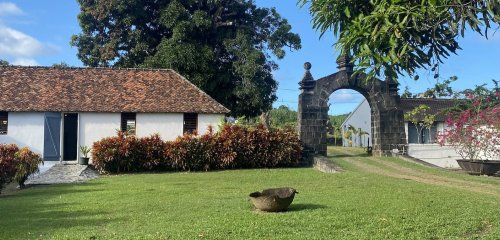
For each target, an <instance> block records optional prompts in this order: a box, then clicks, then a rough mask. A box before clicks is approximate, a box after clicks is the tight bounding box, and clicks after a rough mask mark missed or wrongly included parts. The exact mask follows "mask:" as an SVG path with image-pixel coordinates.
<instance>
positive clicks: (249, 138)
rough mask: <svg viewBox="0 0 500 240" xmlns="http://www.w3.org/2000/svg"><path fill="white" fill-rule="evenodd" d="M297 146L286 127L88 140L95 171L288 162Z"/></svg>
mask: <svg viewBox="0 0 500 240" xmlns="http://www.w3.org/2000/svg"><path fill="white" fill-rule="evenodd" d="M301 153H302V147H301V144H300V141H299V139H298V136H297V133H296V132H295V131H293V130H292V129H283V130H280V129H277V130H268V129H265V128H264V127H263V126H257V127H255V128H253V127H243V126H239V125H224V126H223V127H222V130H221V131H219V132H217V133H215V132H214V131H213V130H212V129H210V130H209V131H208V132H207V133H206V134H204V135H201V136H197V135H194V134H187V135H184V136H181V137H179V138H177V139H176V140H175V141H172V142H164V141H162V140H161V139H160V137H159V136H158V135H153V136H151V137H147V138H137V137H135V136H131V135H125V134H123V133H119V134H118V135H117V136H115V137H109V138H104V139H102V140H100V141H98V142H96V143H94V147H93V151H92V162H93V164H94V166H95V167H96V169H98V170H99V171H100V172H109V173H120V172H140V171H208V170H217V169H235V168H275V167H292V166H296V165H297V164H298V161H299V160H300V158H301Z"/></svg>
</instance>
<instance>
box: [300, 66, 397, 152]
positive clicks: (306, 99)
mask: <svg viewBox="0 0 500 240" xmlns="http://www.w3.org/2000/svg"><path fill="white" fill-rule="evenodd" d="M348 62H349V61H347V60H346V59H345V58H344V59H340V60H339V61H338V63H339V67H338V68H339V70H340V71H339V72H337V73H334V74H332V75H329V76H326V77H323V78H321V79H318V80H316V81H315V80H314V79H313V77H312V74H311V73H310V69H311V64H310V63H306V64H305V65H304V66H305V69H306V73H305V75H304V78H303V79H302V81H301V82H300V89H301V90H302V93H301V94H300V96H299V106H298V118H299V119H298V120H299V134H300V139H301V140H302V142H303V144H304V149H305V153H306V154H308V155H315V154H320V155H326V154H327V148H326V131H327V129H326V123H327V121H328V109H329V108H328V100H329V97H330V95H331V94H332V93H333V92H335V91H336V90H339V89H352V90H355V91H358V92H359V93H361V94H362V95H363V96H364V97H365V98H366V99H367V100H368V102H369V104H370V107H371V109H372V110H371V111H372V134H371V136H372V142H373V153H374V154H376V155H389V154H390V151H391V150H392V149H394V148H401V147H402V146H403V145H404V144H406V136H405V128H404V122H403V111H402V110H401V108H400V107H399V104H400V97H399V95H398V85H397V83H394V82H392V81H381V80H379V79H370V80H367V78H366V75H364V74H356V75H355V76H353V75H352V66H350V65H349V64H348Z"/></svg>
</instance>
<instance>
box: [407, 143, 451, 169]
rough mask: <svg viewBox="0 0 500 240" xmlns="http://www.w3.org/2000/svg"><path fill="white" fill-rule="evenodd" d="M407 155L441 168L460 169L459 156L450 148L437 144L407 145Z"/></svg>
mask: <svg viewBox="0 0 500 240" xmlns="http://www.w3.org/2000/svg"><path fill="white" fill-rule="evenodd" d="M408 155H409V156H411V157H414V158H418V159H420V160H422V161H426V162H428V163H431V164H434V165H436V166H440V167H443V168H460V166H458V163H457V161H456V160H457V159H461V157H460V155H458V153H457V152H456V151H455V149H454V148H452V147H451V146H443V147H441V146H440V145H439V144H408Z"/></svg>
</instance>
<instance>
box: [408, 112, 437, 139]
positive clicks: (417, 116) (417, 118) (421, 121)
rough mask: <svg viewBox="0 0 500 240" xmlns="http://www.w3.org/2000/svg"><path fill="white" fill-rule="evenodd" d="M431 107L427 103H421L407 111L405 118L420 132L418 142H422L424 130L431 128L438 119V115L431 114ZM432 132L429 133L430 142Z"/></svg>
mask: <svg viewBox="0 0 500 240" xmlns="http://www.w3.org/2000/svg"><path fill="white" fill-rule="evenodd" d="M430 110H431V108H430V107H429V106H427V105H425V104H421V105H419V106H417V107H415V108H414V109H412V110H411V111H409V112H406V113H405V115H404V118H405V120H406V121H408V122H410V123H413V125H414V126H415V128H416V130H417V132H418V134H417V137H418V142H419V143H421V142H422V139H420V136H421V135H422V131H423V130H424V129H429V130H430V129H431V128H432V126H433V125H434V122H435V121H436V115H435V114H430V113H429V111H430ZM430 137H431V136H430V134H429V142H430Z"/></svg>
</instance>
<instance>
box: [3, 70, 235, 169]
mask: <svg viewBox="0 0 500 240" xmlns="http://www.w3.org/2000/svg"><path fill="white" fill-rule="evenodd" d="M0 93H1V94H0V143H14V144H17V145H19V146H21V147H24V146H26V147H29V148H30V149H31V150H33V151H34V152H37V153H39V154H41V155H42V156H43V158H44V160H45V161H51V160H52V161H57V160H76V159H77V157H78V156H80V153H79V146H83V145H86V146H92V144H93V143H94V142H96V141H98V140H100V139H102V138H104V137H109V136H114V135H116V133H117V131H118V130H121V131H128V132H130V133H132V134H136V135H137V136H139V137H143V136H149V135H151V134H155V133H158V134H159V135H160V136H161V138H162V139H163V140H173V139H175V138H176V137H178V136H180V135H182V134H183V133H186V132H192V131H197V132H199V133H204V132H206V131H207V128H208V126H213V127H215V128H216V127H217V126H218V125H219V124H220V122H221V120H222V119H223V118H224V115H225V114H226V113H228V112H229V110H228V109H226V108H225V107H224V106H222V105H221V104H219V103H218V102H217V101H215V100H214V99H212V98H211V97H210V96H208V95H207V94H206V93H204V92H203V91H201V90H200V89H198V88H197V87H196V86H195V85H193V84H191V83H190V82H189V81H188V80H186V79H185V78H183V77H182V76H181V75H179V74H178V73H176V72H175V71H173V70H144V69H111V68H62V69H61V68H47V67H12V66H11V67H0Z"/></svg>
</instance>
